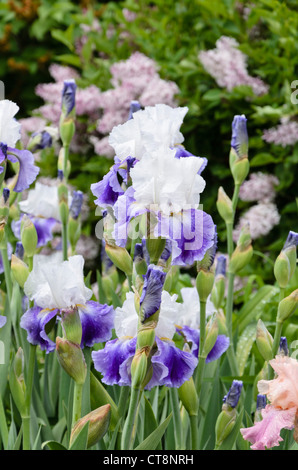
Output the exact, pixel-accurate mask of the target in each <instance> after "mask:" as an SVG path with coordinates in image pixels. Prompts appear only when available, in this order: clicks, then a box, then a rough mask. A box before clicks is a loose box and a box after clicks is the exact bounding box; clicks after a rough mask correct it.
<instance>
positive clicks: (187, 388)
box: [178, 377, 199, 416]
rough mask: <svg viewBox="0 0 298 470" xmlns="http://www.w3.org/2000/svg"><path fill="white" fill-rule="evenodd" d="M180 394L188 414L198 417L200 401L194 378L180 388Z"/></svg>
mask: <svg viewBox="0 0 298 470" xmlns="http://www.w3.org/2000/svg"><path fill="white" fill-rule="evenodd" d="M178 394H179V398H180V400H181V402H182V404H183V406H184V408H185V409H186V411H187V412H188V414H189V415H190V416H196V415H197V414H198V405H199V399H198V394H197V391H196V387H195V384H194V381H193V378H192V377H191V378H190V379H189V380H186V381H185V382H184V383H183V384H182V385H181V387H180V388H178Z"/></svg>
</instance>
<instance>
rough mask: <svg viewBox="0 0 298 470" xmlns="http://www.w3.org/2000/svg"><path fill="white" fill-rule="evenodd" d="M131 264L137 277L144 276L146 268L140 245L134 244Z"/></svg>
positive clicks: (141, 245)
mask: <svg viewBox="0 0 298 470" xmlns="http://www.w3.org/2000/svg"><path fill="white" fill-rule="evenodd" d="M133 262H134V266H135V269H136V272H137V274H138V275H139V276H142V275H144V274H146V272H147V268H148V266H147V263H146V260H145V256H144V249H143V244H142V243H136V244H135V249H134V257H133Z"/></svg>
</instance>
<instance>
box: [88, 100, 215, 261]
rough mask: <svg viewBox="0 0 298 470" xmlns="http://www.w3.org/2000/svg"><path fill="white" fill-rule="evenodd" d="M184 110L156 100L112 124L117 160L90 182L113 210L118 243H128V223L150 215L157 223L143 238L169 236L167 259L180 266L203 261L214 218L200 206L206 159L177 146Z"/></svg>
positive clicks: (211, 241) (102, 204) (101, 202)
mask: <svg viewBox="0 0 298 470" xmlns="http://www.w3.org/2000/svg"><path fill="white" fill-rule="evenodd" d="M186 112H187V108H171V107H170V106H167V105H163V104H159V105H156V106H152V107H147V108H145V109H144V110H139V111H137V112H135V113H133V114H132V119H129V120H128V121H127V122H126V123H124V124H121V125H119V126H116V127H115V128H114V129H113V130H112V132H111V134H110V140H109V142H110V145H112V147H113V148H114V150H115V152H116V157H115V164H114V165H113V166H112V168H111V169H110V171H109V173H108V174H107V175H105V177H104V178H103V180H102V181H100V182H99V183H95V184H93V185H92V186H91V190H92V192H93V194H94V195H95V196H96V197H97V199H96V201H95V203H96V204H97V205H98V206H100V207H101V208H105V209H106V208H108V207H111V208H113V211H114V217H115V219H116V223H115V230H114V233H113V236H114V239H115V240H116V243H117V244H118V245H119V246H125V245H126V242H127V239H128V237H129V235H130V233H131V230H130V226H131V222H132V221H134V220H135V219H137V218H141V217H143V221H144V220H145V218H148V217H150V218H153V220H155V223H154V224H153V225H152V224H151V225H150V228H149V230H148V227H147V228H146V230H145V231H146V232H147V233H142V234H140V236H141V238H142V237H143V236H146V237H147V236H148V234H149V236H151V237H152V236H154V237H161V238H165V239H169V240H170V241H171V244H172V261H171V262H172V264H175V265H182V266H183V265H186V264H188V265H191V264H193V263H194V261H198V260H202V259H203V257H204V255H205V253H206V251H207V250H208V249H209V248H210V247H211V246H212V245H213V244H214V236H215V226H214V223H213V221H212V218H211V217H210V216H209V215H208V214H206V213H205V212H203V211H202V210H200V209H199V202H200V194H201V193H202V192H203V190H204V188H205V181H204V179H203V178H202V177H201V175H200V174H201V172H202V170H203V169H204V168H205V166H206V164H207V160H206V159H205V158H201V157H196V156H193V155H192V154H191V153H190V152H187V151H186V150H185V149H184V148H183V147H182V146H181V143H182V142H183V140H184V138H183V135H182V134H181V132H180V127H181V125H182V122H183V118H184V116H185V114H186ZM123 171H126V174H125V175H123ZM121 177H122V182H121ZM149 232H150V233H149Z"/></svg>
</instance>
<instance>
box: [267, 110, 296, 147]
mask: <svg viewBox="0 0 298 470" xmlns="http://www.w3.org/2000/svg"><path fill="white" fill-rule="evenodd" d="M262 138H263V140H265V142H268V143H269V144H275V145H281V146H282V147H287V146H288V145H295V144H296V143H297V142H298V122H296V121H291V120H290V119H289V118H288V117H283V118H282V119H281V120H280V124H279V125H278V126H276V127H272V128H271V129H267V130H265V131H264V132H263V136H262Z"/></svg>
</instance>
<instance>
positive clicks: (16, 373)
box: [9, 348, 26, 416]
mask: <svg viewBox="0 0 298 470" xmlns="http://www.w3.org/2000/svg"><path fill="white" fill-rule="evenodd" d="M9 385H10V391H11V393H12V396H13V399H14V402H15V404H16V406H17V408H18V410H19V412H20V414H21V416H24V414H25V412H26V403H25V396H26V384H25V379H24V353H23V350H22V348H19V349H18V350H17V352H16V355H15V357H14V359H13V361H12V363H11V367H10V374H9Z"/></svg>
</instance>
